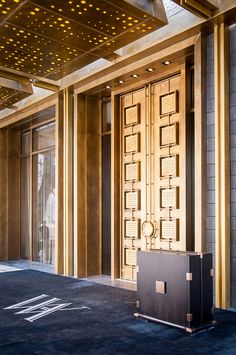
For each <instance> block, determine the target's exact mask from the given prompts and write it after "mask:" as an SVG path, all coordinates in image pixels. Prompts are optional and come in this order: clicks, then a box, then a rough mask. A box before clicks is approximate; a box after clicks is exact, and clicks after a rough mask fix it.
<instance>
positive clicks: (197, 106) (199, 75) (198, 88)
mask: <svg viewBox="0 0 236 355" xmlns="http://www.w3.org/2000/svg"><path fill="white" fill-rule="evenodd" d="M205 59H206V52H205V37H204V36H203V34H200V35H199V37H198V39H197V41H196V44H195V47H194V101H195V102H194V112H195V120H194V126H195V127H194V128H195V129H194V131H195V137H194V138H195V139H194V144H195V202H194V203H195V251H196V252H200V253H201V252H204V251H205V250H206V240H205V230H206V226H205V216H206V211H205V195H206V193H205V179H206V176H205V160H204V156H205V151H206V144H205V142H206V139H205V138H206V134H205V131H206V69H205V68H206V61H205Z"/></svg>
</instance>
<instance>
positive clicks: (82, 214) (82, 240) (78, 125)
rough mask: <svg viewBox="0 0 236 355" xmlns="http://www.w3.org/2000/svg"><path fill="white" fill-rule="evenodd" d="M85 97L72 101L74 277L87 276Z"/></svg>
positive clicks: (76, 96) (79, 96)
mask: <svg viewBox="0 0 236 355" xmlns="http://www.w3.org/2000/svg"><path fill="white" fill-rule="evenodd" d="M86 126H87V121H86V97H85V96H84V95H75V99H74V276H76V277H85V276H87V217H86V216H87V215H86V211H87V208H86V206H87V198H86V196H87V183H86V171H87V169H86V162H87V159H86Z"/></svg>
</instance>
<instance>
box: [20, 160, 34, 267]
mask: <svg viewBox="0 0 236 355" xmlns="http://www.w3.org/2000/svg"><path fill="white" fill-rule="evenodd" d="M20 213H21V225H20V228H21V247H20V257H21V259H26V260H28V259H29V257H30V249H29V246H30V235H31V233H30V157H26V158H22V159H21V209H20Z"/></svg>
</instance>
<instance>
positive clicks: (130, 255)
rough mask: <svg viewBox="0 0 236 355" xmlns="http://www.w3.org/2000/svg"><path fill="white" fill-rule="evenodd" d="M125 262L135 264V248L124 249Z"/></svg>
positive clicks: (130, 264)
mask: <svg viewBox="0 0 236 355" xmlns="http://www.w3.org/2000/svg"><path fill="white" fill-rule="evenodd" d="M125 264H126V265H129V266H135V265H136V264H137V250H135V249H125Z"/></svg>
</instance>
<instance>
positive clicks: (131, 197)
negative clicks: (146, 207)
mask: <svg viewBox="0 0 236 355" xmlns="http://www.w3.org/2000/svg"><path fill="white" fill-rule="evenodd" d="M125 208H127V209H136V210H138V209H139V191H134V192H126V193H125Z"/></svg>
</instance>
